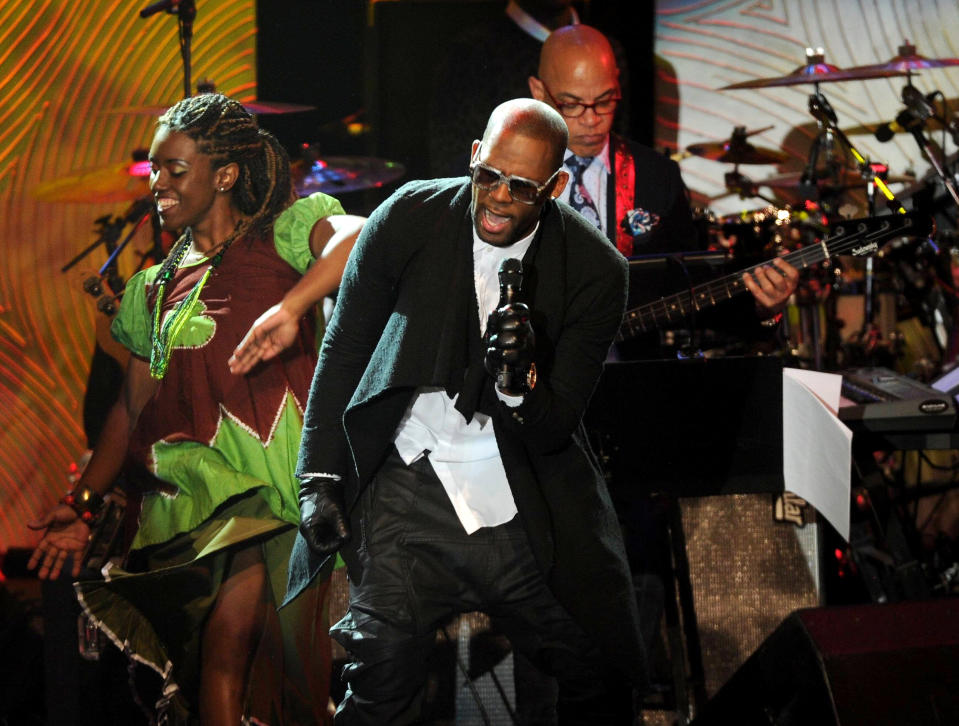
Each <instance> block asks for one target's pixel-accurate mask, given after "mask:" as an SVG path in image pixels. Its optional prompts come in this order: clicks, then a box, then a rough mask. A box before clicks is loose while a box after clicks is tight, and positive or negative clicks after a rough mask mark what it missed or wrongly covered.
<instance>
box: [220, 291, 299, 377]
mask: <svg viewBox="0 0 959 726" xmlns="http://www.w3.org/2000/svg"><path fill="white" fill-rule="evenodd" d="M299 324H300V319H299V316H297V315H294V314H293V313H291V312H289V311H288V310H287V309H286V308H285V307H284V306H283V303H282V302H280V303H277V304H276V305H274V306H273V307H271V308H270V309H269V310H267V311H266V312H265V313H263V314H262V315H261V316H260V317H258V318H257V319H256V320H255V321H254V322H253V325H252V326H250V329H249V330H248V331H247V334H246V335H244V336H243V340H241V341H240V344H239V345H238V346H237V347H236V349H235V350H234V351H233V355H231V356H230V360H229V361H227V365H228V366H230V372H231V373H233V374H234V375H243V374H244V373H247V372H249V371H250V370H251V369H252V368H253V366H255V365H256V364H257V363H259V362H260V361H264V360H270V359H271V358H274V357H275V356H277V355H278V354H279V353H281V352H282V351H284V350H285V349H286V348H288V347H289V346H290V345H292V344H293V341H294V340H296V336H297V334H298V332H299Z"/></svg>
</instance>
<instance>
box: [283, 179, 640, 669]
mask: <svg viewBox="0 0 959 726" xmlns="http://www.w3.org/2000/svg"><path fill="white" fill-rule="evenodd" d="M469 210H470V185H469V184H468V182H467V180H465V179H462V178H461V179H448V180H439V181H432V182H411V183H409V184H406V185H404V186H403V187H402V188H401V189H399V190H398V191H397V192H396V193H395V194H393V195H392V197H391V198H390V199H388V200H387V201H386V202H385V203H384V204H383V205H382V206H381V207H379V208H378V209H377V210H376V211H375V212H374V213H373V214H372V216H371V217H370V219H369V221H368V222H367V224H366V226H365V227H364V229H363V232H362V234H361V235H360V238H359V240H358V241H357V244H356V246H355V248H354V250H353V253H352V255H351V256H350V260H349V262H348V264H347V268H346V272H345V274H344V277H343V283H342V286H341V292H340V295H339V298H338V302H337V306H336V310H335V312H334V315H333V319H332V320H331V321H330V325H329V327H328V329H327V332H326V336H325V338H324V340H323V346H322V348H321V351H320V361H319V364H318V366H317V370H316V375H315V377H314V380H313V385H312V388H311V391H310V397H309V402H308V404H307V411H306V416H305V422H304V430H303V440H302V444H301V448H300V460H299V464H298V473H300V474H303V473H333V474H338V475H340V476H342V477H343V478H344V480H345V482H346V494H347V502H348V506H349V507H350V508H351V509H354V508H355V509H358V507H355V505H356V503H357V502H358V501H362V500H359V499H358V495H359V493H360V492H361V491H362V489H363V487H365V486H366V485H367V484H368V483H369V482H370V480H371V479H372V477H373V475H374V473H375V471H376V469H377V467H378V466H379V464H380V463H381V462H382V460H383V458H384V456H385V455H386V453H387V452H388V451H389V448H390V446H391V444H392V440H393V436H394V433H395V430H396V427H397V425H398V423H399V421H400V419H401V417H402V415H403V413H404V412H405V410H406V408H407V406H408V405H409V403H410V401H411V398H412V396H413V393H414V391H415V390H416V388H417V387H419V386H423V385H443V384H444V380H445V377H446V376H447V375H448V373H449V361H450V360H451V359H453V360H455V359H456V356H457V351H459V350H465V349H466V342H465V340H464V337H465V336H467V335H468V328H467V327H466V323H465V321H466V317H467V314H466V311H465V310H464V308H463V305H462V303H461V301H463V300H466V299H468V300H469V301H470V304H475V303H472V300H473V296H472V294H469V295H468V296H467V294H466V292H465V289H469V290H471V289H472V285H473V279H472V274H470V273H471V270H472V253H471V248H472V233H471V226H470V225H471V221H470V216H469ZM464 248H465V252H464ZM464 254H466V255H468V258H467V259H468V260H469V263H468V266H467V267H466V268H464V267H463V264H462V261H463V259H464V257H463V255H464ZM465 286H469V288H466V287H465ZM625 296H626V262H625V260H624V259H623V257H622V256H621V255H620V254H619V253H618V252H617V250H616V249H615V248H614V247H613V246H612V245H610V244H609V242H608V241H607V240H606V239H605V238H603V236H602V234H601V233H600V232H599V231H598V230H596V229H595V228H594V227H592V226H590V225H589V224H588V223H586V222H585V221H584V220H583V219H582V218H581V217H580V216H579V215H577V214H576V213H575V212H573V211H572V210H571V209H570V208H569V207H568V206H567V205H565V204H562V203H559V202H555V201H550V202H548V203H547V204H546V205H545V207H544V210H543V214H542V217H541V224H540V230H539V232H538V234H537V237H536V238H535V240H534V242H533V244H532V245H531V246H530V249H529V252H528V253H527V256H526V258H525V259H524V281H523V289H522V294H521V299H522V300H523V301H524V302H526V303H527V304H528V305H529V307H530V310H531V311H532V322H533V327H534V329H535V332H536V340H537V349H536V362H537V369H538V372H539V380H538V383H537V385H536V388H535V389H534V390H533V391H532V392H530V393H529V394H527V396H526V397H525V400H524V402H523V403H522V404H521V405H520V406H519V407H517V408H512V409H511V408H508V407H506V406H505V405H503V404H501V403H498V402H496V403H495V405H494V407H493V409H492V411H491V413H492V415H493V427H494V431H495V433H496V438H497V443H498V445H499V449H500V453H501V455H502V458H503V463H504V466H505V469H506V473H507V478H508V480H509V484H510V488H511V490H512V493H513V497H514V500H515V502H516V506H517V509H518V511H519V516H520V517H521V520H522V522H523V525H524V527H525V529H526V531H527V534H528V535H529V539H530V543H531V546H532V548H533V551H534V553H535V555H536V557H537V561H538V562H539V563H540V564H541V566H542V567H543V569H544V572H545V573H546V576H547V579H548V582H549V584H550V587H551V589H552V590H553V591H554V593H555V594H556V595H557V597H558V598H559V600H560V601H561V602H562V603H563V604H564V605H565V606H566V608H567V609H568V610H569V611H570V613H571V614H572V615H573V617H574V618H575V619H576V620H577V621H578V622H579V623H580V624H581V625H582V626H583V628H584V629H585V630H587V632H589V633H591V634H593V635H594V636H595V637H596V638H597V641H598V643H599V644H600V646H601V647H602V648H603V649H604V651H605V652H606V653H607V654H608V655H609V657H610V659H611V660H612V661H613V662H616V663H618V664H619V665H620V666H621V667H622V668H623V669H624V670H625V671H626V672H627V673H628V674H629V675H631V676H632V677H633V678H634V680H636V681H637V682H642V681H643V680H644V678H645V658H644V654H643V650H642V645H641V642H640V636H639V624H638V613H637V610H636V604H635V599H634V595H633V592H632V585H631V580H630V575H629V569H628V566H627V563H626V556H625V552H624V548H623V544H622V536H621V533H620V530H619V525H618V523H617V520H616V516H615V513H614V512H613V508H612V504H611V502H610V499H609V495H608V493H607V491H606V486H605V483H604V482H603V479H602V476H601V475H600V472H599V469H598V467H597V465H596V462H595V460H594V457H593V455H592V452H591V451H590V449H589V445H588V443H587V442H586V437H585V434H584V431H583V427H582V416H583V412H584V411H585V408H586V405H587V402H588V400H589V397H590V395H591V394H592V391H593V389H594V387H595V385H596V382H597V380H598V378H599V375H600V372H601V370H602V366H603V361H604V359H605V357H606V354H607V351H608V349H609V345H610V342H611V340H612V338H613V335H614V334H615V332H616V330H617V329H618V327H619V324H620V322H621V320H622V315H623V309H624V305H625ZM473 317H474V318H475V316H473ZM474 363H475V361H474ZM483 385H484V386H487V387H489V389H490V390H491V388H492V385H493V382H492V379H490V378H488V377H487V378H485V380H484V381H483ZM353 514H354V515H355V514H356V512H355V511H353ZM354 519H355V516H354ZM357 539H358V537H356V538H354V540H353V541H351V542H350V543H349V544H348V545H347V546H346V547H344V548H343V551H342V554H343V556H344V559H346V561H347V564H348V565H350V566H354V567H355V566H357V563H356V561H355V558H354V557H352V552H351V546H355V545H356V544H357V543H356V540H357ZM320 564H321V563H320V562H318V561H317V558H314V557H311V555H310V552H309V550H308V548H307V547H306V546H305V543H304V542H303V541H302V540H300V541H298V543H297V546H296V547H295V548H294V555H293V561H292V562H291V572H290V577H291V589H290V596H293V595H295V593H296V591H297V590H298V589H299V587H301V586H302V584H303V582H304V581H306V580H308V579H309V578H310V577H312V576H313V575H314V574H315V573H316V571H317V570H318V568H319V566H320Z"/></svg>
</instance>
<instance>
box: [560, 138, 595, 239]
mask: <svg viewBox="0 0 959 726" xmlns="http://www.w3.org/2000/svg"><path fill="white" fill-rule="evenodd" d="M593 158H594V157H592V156H576V155H575V154H570V156H569V158H568V159H567V160H566V166H568V167H569V169H570V171H572V172H573V187H572V189H571V190H570V193H569V206H571V207H572V208H573V209H575V210H576V211H577V212H579V213H580V214H582V215H583V216H584V217H585V218H586V219H587V220H588V221H589V222H590V223H591V224H593V225H595V226H596V227H599V226H600V224H599V212H598V211H596V205H595V204H594V203H593V199H592V197H590V196H589V192H588V191H586V185H585V184H583V172H584V171H586V167H588V166H589V165H590V164H591V163H592V162H593Z"/></svg>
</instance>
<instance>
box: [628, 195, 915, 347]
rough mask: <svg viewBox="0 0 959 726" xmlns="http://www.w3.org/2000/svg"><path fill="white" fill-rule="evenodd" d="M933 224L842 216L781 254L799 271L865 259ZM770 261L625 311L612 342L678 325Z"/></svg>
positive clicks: (732, 292) (899, 217) (911, 217)
mask: <svg viewBox="0 0 959 726" xmlns="http://www.w3.org/2000/svg"><path fill="white" fill-rule="evenodd" d="M931 226H932V223H931V220H930V219H929V218H928V216H926V215H922V216H920V215H919V214H918V213H916V212H909V213H908V214H891V215H886V216H882V217H863V218H861V219H849V220H844V221H842V222H837V223H835V224H834V225H832V226H831V229H830V232H829V234H828V235H827V236H826V237H824V238H823V239H822V240H821V241H820V242H819V243H818V244H812V245H807V246H806V247H802V248H800V249H797V250H794V251H792V252H790V253H788V254H786V255H783V257H782V259H784V260H785V261H786V262H788V263H789V264H790V265H792V266H793V267H795V268H796V269H798V270H800V271H802V270H804V269H806V268H808V267H810V266H812V265H816V264H819V263H820V262H824V261H826V260H829V259H830V258H832V257H836V256H838V255H850V256H852V257H868V256H870V255H875V254H877V253H878V252H879V248H880V247H879V246H880V244H882V243H884V242H886V241H888V240H890V239H893V238H895V237H899V236H910V237H920V236H925V235H928V234H929V231H930V229H931ZM768 264H769V263H768V262H765V263H760V264H758V265H753V266H752V267H748V268H746V269H744V270H740V271H739V272H736V273H733V274H731V275H727V276H725V277H721V278H719V279H716V280H712V281H710V282H706V283H703V284H701V285H697V286H695V287H691V288H690V289H688V290H684V291H683V292H679V293H676V294H674V295H670V296H669V297H664V298H660V299H659V300H654V301H653V302H649V303H645V304H644V305H640V306H639V307H636V308H632V309H630V310H627V311H626V314H625V315H624V316H623V322H622V324H621V325H620V328H619V333H618V334H617V336H616V340H617V341H622V340H629V339H630V338H634V337H636V336H637V335H640V334H641V333H645V332H648V331H650V330H657V329H659V328H661V327H665V326H667V325H668V324H675V323H681V322H682V321H683V320H684V319H685V318H686V317H687V316H688V315H690V314H691V313H698V312H700V311H702V310H705V309H706V308H709V307H712V306H713V305H716V304H717V303H720V302H723V301H724V300H728V299H730V298H732V297H735V296H736V295H739V294H740V293H742V292H745V291H746V285H745V283H743V273H745V272H751V271H753V270H756V269H758V268H760V267H763V266H764V265H768Z"/></svg>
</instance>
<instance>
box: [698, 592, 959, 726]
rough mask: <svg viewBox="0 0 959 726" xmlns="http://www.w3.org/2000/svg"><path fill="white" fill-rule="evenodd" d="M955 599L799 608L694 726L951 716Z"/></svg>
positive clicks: (956, 649)
mask: <svg viewBox="0 0 959 726" xmlns="http://www.w3.org/2000/svg"><path fill="white" fill-rule="evenodd" d="M957 693H959V601H957V600H956V599H955V598H951V599H946V598H944V599H938V600H928V601H924V602H904V603H895V604H887V605H856V606H846V607H825V608H812V609H804V610H799V611H797V612H795V613H793V614H791V615H790V616H789V617H788V618H786V620H785V621H783V623H782V624H781V625H780V626H779V627H778V628H777V629H776V631H775V632H774V633H773V634H772V635H770V636H769V638H768V639H767V640H766V641H765V642H764V643H763V644H762V645H761V646H760V647H759V649H758V650H756V652H755V653H754V654H753V655H752V656H750V658H749V659H748V660H747V661H746V663H745V664H744V665H743V667H742V668H741V669H740V670H739V671H738V672H737V673H736V674H735V675H734V676H733V678H732V679H730V681H729V682H728V683H727V684H726V685H725V686H723V688H722V689H721V690H720V691H719V693H717V694H716V696H715V698H713V699H712V700H711V701H710V702H709V704H707V706H706V708H704V709H703V710H702V711H701V712H700V713H699V714H698V715H697V717H696V718H695V719H694V720H693V722H692V724H693V726H712V725H714V724H715V725H716V726H719V725H720V724H722V725H725V724H734V723H735V724H773V723H775V724H780V725H781V726H800V725H805V724H817V726H859V725H860V724H861V725H862V726H866V725H867V724H868V725H869V726H873V725H874V724H897V726H930V725H931V724H952V723H959V697H957V696H956V694H957Z"/></svg>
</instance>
